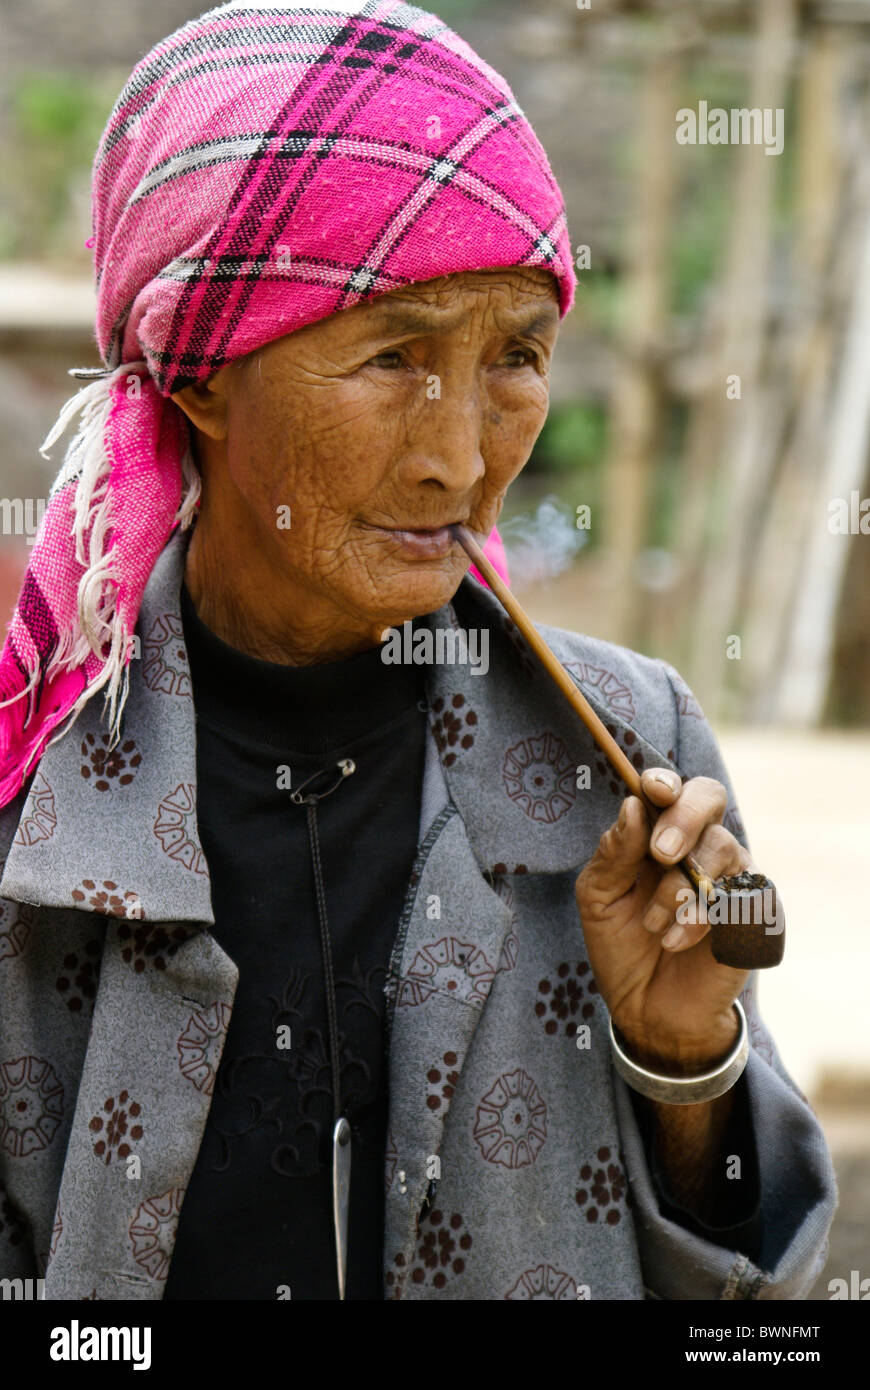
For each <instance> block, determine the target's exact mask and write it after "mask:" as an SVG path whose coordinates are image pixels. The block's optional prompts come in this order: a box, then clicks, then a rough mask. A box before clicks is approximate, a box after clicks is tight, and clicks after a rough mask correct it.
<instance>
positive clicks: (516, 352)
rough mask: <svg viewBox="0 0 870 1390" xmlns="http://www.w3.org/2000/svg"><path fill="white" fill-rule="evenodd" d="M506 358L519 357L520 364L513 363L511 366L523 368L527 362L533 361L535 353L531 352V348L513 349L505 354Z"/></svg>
mask: <svg viewBox="0 0 870 1390" xmlns="http://www.w3.org/2000/svg"><path fill="white" fill-rule="evenodd" d="M507 356H508V357H517V356H519V357H521V358H522V359H523V360H522V362H515V363H514V364H513V365H514V366H517V367H525V366H526V364H527V363H528V362H533V361H534V360H535V358H536V356H537V353H535V352H533V351H532V350H531V348H513V349H512V350H511V351H510V352H509V353H508V354H507Z"/></svg>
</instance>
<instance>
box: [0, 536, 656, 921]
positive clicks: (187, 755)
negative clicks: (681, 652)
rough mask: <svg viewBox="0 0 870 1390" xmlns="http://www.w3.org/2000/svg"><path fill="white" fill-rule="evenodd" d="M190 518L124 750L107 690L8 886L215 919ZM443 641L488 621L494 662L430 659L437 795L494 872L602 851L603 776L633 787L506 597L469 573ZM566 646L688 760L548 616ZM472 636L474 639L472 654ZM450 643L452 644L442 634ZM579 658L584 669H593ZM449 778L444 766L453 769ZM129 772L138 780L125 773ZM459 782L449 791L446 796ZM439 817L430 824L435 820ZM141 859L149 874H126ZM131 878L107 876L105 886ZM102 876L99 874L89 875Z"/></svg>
mask: <svg viewBox="0 0 870 1390" xmlns="http://www.w3.org/2000/svg"><path fill="white" fill-rule="evenodd" d="M189 539H190V532H185V533H182V532H180V531H178V530H177V529H176V530H175V531H174V532H173V533H172V535H171V536H170V538H169V540H168V542H167V544H166V546H165V547H164V549H163V551H162V552H161V554H160V556H159V558H158V560H157V563H156V565H155V567H154V569H153V571H152V573H151V576H150V578H149V580H148V584H147V585H146V588H145V593H144V596H143V601H142V606H141V611H140V615H139V621H138V623H137V629H136V632H137V637H138V640H139V646H140V651H139V653H138V655H139V659H138V660H133V661H131V663H130V672H131V674H130V693H129V696H128V700H127V705H126V707H125V711H124V717H123V721H122V736H121V741H120V744H119V750H120V758H119V760H117V761H116V763H115V764H114V765H113V766H111V767H110V768H109V769H108V773H107V768H106V757H105V751H104V750H105V747H106V744H107V742H108V735H107V733H106V726H105V724H104V723H103V721H102V711H101V709H100V707H99V706H100V702H99V701H98V700H96V699H95V700H92V701H91V702H90V703H89V704H88V705H86V706H85V708H84V709H83V710H82V712H81V714H80V715H79V718H78V720H77V721H76V724H75V726H74V727H73V728H72V729H71V730H70V731H69V732H68V733H67V734H66V735H65V736H64V737H63V738H62V739H60V740H59V741H58V742H57V743H55V744H53V745H51V746H50V747H49V748H48V749H47V751H46V753H45V754H44V755H43V758H42V760H41V762H40V765H39V767H38V769H37V772H36V774H35V776H34V778H33V781H32V783H31V786H30V790H29V794H28V796H27V799H26V801H25V804H24V809H23V811H22V814H21V818H20V820H19V824H18V829H17V831H16V834H15V837H14V840H13V843H12V845H11V846H10V851H9V855H8V858H7V861H6V866H5V869H4V872H3V875H2V878H0V896H3V897H6V898H10V899H13V900H17V901H20V902H27V903H32V904H36V905H42V906H48V907H65V908H70V907H79V908H82V909H83V910H94V911H103V912H108V913H109V914H110V915H116V916H133V917H136V916H143V917H144V918H145V919H146V920H148V921H152V922H153V921H161V920H162V921H166V920H169V921H190V922H198V923H200V924H203V925H212V924H213V922H214V915H213V911H212V903H211V893H210V880H209V874H208V868H207V865H206V862H205V857H204V855H203V853H202V849H201V846H200V843H199V838H198V834H197V828H196V722H195V714H194V708H193V699H192V691H191V684H190V677H189V670H188V665H187V654H186V651H185V647H184V636H183V628H182V622H181V598H180V594H181V582H182V578H183V574H184V564H185V558H186V554H187V545H188V542H189ZM427 625H428V627H429V628H430V630H431V631H432V633H433V636H434V635H435V634H437V633H438V631H439V630H442V631H443V633H444V634H445V638H444V639H443V641H444V646H443V652H444V653H445V654H446V655H447V656H448V657H449V655H450V653H451V651H453V652H454V653H456V652H458V653H459V655H460V658H461V654H462V652H463V644H462V642H461V641H458V642H457V641H456V638H455V636H452V637H451V635H450V634H456V633H458V632H461V633H471V631H472V629H476V630H477V631H478V632H479V633H485V634H487V636H486V638H485V639H484V640H485V641H486V642H488V651H487V650H486V648H485V647H484V646H477V643H476V641H475V640H472V641H471V643H470V652H471V655H472V656H475V655H477V653H478V652H481V651H486V655H487V657H488V665H487V666H486V669H485V670H484V669H483V666H484V663H481V667H480V670H479V671H477V672H476V671H475V669H474V667H473V666H472V665H471V663H470V662H469V661H468V660H467V659H466V660H465V661H462V660H461V659H459V660H454V661H452V662H451V661H450V660H443V661H442V662H441V663H440V664H439V663H437V662H436V663H435V664H432V665H431V666H430V669H429V677H428V681H427V690H428V694H429V704H430V711H431V714H430V753H432V754H433V755H434V748H433V747H432V742H433V740H434V744H435V745H437V750H438V752H439V753H440V760H439V759H438V758H435V757H434V756H430V757H429V758H427V760H426V770H425V773H424V784H423V804H424V806H426V807H428V808H430V815H429V818H430V819H431V808H433V807H435V808H437V807H438V806H440V805H441V804H443V803H444V801H445V799H446V798H449V800H450V801H452V803H453V804H454V805H455V807H456V808H457V809H458V811H459V814H460V817H461V819H462V821H463V822H464V825H465V829H466V833H467V835H468V837H469V841H470V844H471V847H472V849H473V852H474V857H475V859H476V861H477V863H478V864H479V866H480V869H481V871H482V872H483V873H485V874H486V875H487V876H490V875H495V876H498V875H500V874H504V873H512V872H517V871H518V872H521V873H522V872H529V873H561V872H565V871H567V870H569V869H576V868H577V867H578V865H580V864H582V863H583V862H585V860H586V859H587V858H588V857H589V855H590V854H591V853H592V852H593V850H594V847H595V844H594V842H593V823H594V822H596V821H597V822H598V831H597V833H596V834H595V835H594V840H595V841H596V842H597V834H600V816H596V817H592V816H590V815H589V814H587V802H586V800H585V798H587V797H588V796H589V795H590V792H589V790H587V789H586V788H584V786H583V785H582V784H583V782H584V779H585V778H586V772H585V771H584V769H588V777H589V780H590V782H591V787H592V788H593V789H594V790H599V791H600V790H601V789H602V788H605V789H606V784H607V783H608V782H609V786H610V794H611V795H612V798H613V807H614V816H615V814H616V811H617V810H618V805H619V801H620V799H621V796H622V795H623V794H624V792H623V791H622V788H621V787H620V786H618V785H617V784H615V783H614V782H613V779H612V775H611V774H609V773H608V771H607V769H606V768H605V767H604V765H603V764H602V761H601V757H600V754H598V753H597V750H596V748H595V746H594V744H593V741H592V739H591V736H590V735H589V734H588V733H587V731H586V729H585V727H584V726H583V725H582V724H581V723H580V721H579V719H578V717H577V716H576V714H575V713H574V712H573V711H572V710H571V708H570V707H569V706H568V704H567V703H566V701H565V700H564V698H563V697H562V695H561V694H560V693H559V692H558V690H557V689H556V688H555V687H554V686H553V684H552V682H551V681H550V680H549V678H548V677H547V676H546V675H545V674H544V673H543V672H542V671H541V669H540V668H539V666H538V664H537V662H535V661H534V660H533V659H532V658H531V657H530V655H529V653H528V651H527V649H526V648H525V644H524V643H522V641H521V639H520V638H519V635H518V634H517V632H516V629H515V628H514V627H513V624H512V623H511V622H510V620H509V619H508V618H507V615H506V614H505V613H504V611H503V610H502V608H501V605H500V604H499V603H498V601H497V599H496V598H495V596H494V595H493V594H492V592H491V591H490V590H489V589H486V588H484V587H483V586H482V585H481V584H479V583H478V582H477V581H476V580H473V579H471V578H469V577H468V576H466V578H465V579H464V580H463V582H462V584H461V585H460V587H459V589H458V590H457V593H456V594H455V595H454V598H453V600H452V602H451V603H448V604H445V605H444V607H442V608H441V609H439V610H438V611H437V612H435V613H433V614H431V615H429V617H428V619H427ZM546 635H547V637H548V639H549V640H550V642H551V645H553V646H554V649H555V650H556V654H557V655H558V656H559V657H560V659H561V660H563V661H565V662H567V663H568V666H569V670H570V669H571V667H572V665H573V667H574V671H573V672H572V674H574V675H575V678H576V679H577V680H578V685H582V686H583V690H584V694H585V695H586V696H587V698H588V699H589V701H590V703H591V704H592V706H593V708H595V709H596V711H597V713H599V714H600V715H601V717H602V718H603V719H604V720H605V722H606V723H607V724H608V725H609V726H610V728H611V729H612V730H613V732H614V733H616V734H622V735H625V733H626V732H629V736H630V741H631V742H632V743H633V744H634V746H635V749H636V750H637V751H640V752H641V753H642V754H643V755H644V756H645V758H646V760H647V761H648V762H650V761H651V762H653V763H655V764H658V765H662V764H665V765H669V766H672V765H673V764H672V763H671V762H670V759H669V758H666V757H665V756H664V755H663V754H662V753H660V752H659V751H658V750H657V749H655V748H653V747H652V746H651V745H650V744H649V743H647V742H646V740H644V739H643V738H642V737H641V736H640V735H639V734H638V733H637V731H636V730H633V729H632V726H631V724H630V723H629V721H628V719H627V718H623V717H622V716H621V715H620V714H619V713H617V712H616V711H615V710H614V708H613V707H612V705H605V704H603V703H601V701H600V700H599V699H598V698H597V697H596V694H595V691H594V687H591V686H590V685H589V684H588V683H586V682H584V681H583V679H582V673H583V669H584V667H583V662H582V660H578V659H577V658H578V656H581V655H582V642H583V639H582V638H579V637H576V636H574V635H573V634H570V633H562V632H560V631H558V630H555V629H547V633H546ZM468 650H469V647H468V645H466V648H465V651H466V657H467V654H468ZM436 653H437V648H436ZM578 672H579V673H580V674H579V675H578ZM442 778H443V781H442ZM122 782H126V785H122ZM445 783H446V795H445ZM424 828H425V827H424ZM131 862H135V865H136V882H133V883H129V884H128V883H127V882H126V881H123V880H124V866H125V865H127V864H129V863H131ZM107 883H111V884H114V885H116V886H115V888H114V890H112V889H109V890H106V889H105V888H104V887H103V886H102V885H105V884H107ZM87 884H91V885H95V886H93V887H92V888H91V889H89V888H87V887H83V886H82V885H87Z"/></svg>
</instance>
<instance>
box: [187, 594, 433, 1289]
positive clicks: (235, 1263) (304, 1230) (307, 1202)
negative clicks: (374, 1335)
mask: <svg viewBox="0 0 870 1390" xmlns="http://www.w3.org/2000/svg"><path fill="white" fill-rule="evenodd" d="M181 600H182V610H181V611H182V620H183V624H184V635H185V641H186V644H187V649H188V655H189V658H190V669H191V678H192V683H193V697H194V707H195V711H196V727H197V749H196V766H197V819H198V823H199V833H200V838H201V842H202V847H203V851H204V853H205V857H206V860H207V863H208V867H209V873H210V876H211V894H212V909H213V913H214V919H215V921H214V927H213V928H212V931H213V934H214V936H215V938H216V940H217V942H218V943H219V945H220V946H222V947H223V949H224V950H225V951H226V952H227V953H228V955H229V956H230V957H231V958H232V959H233V960H234V961H235V963H236V965H237V966H238V968H239V984H238V989H237V993H236V998H235V1003H234V1007H233V1014H232V1019H231V1022H230V1027H229V1033H228V1037H227V1043H226V1048H225V1051H224V1055H223V1058H222V1059H221V1063H220V1067H219V1069H218V1073H217V1079H216V1083H215V1091H214V1098H213V1101H212V1106H211V1111H210V1113H209V1118H208V1123H207V1126H206V1131H205V1135H204V1138H203V1143H202V1146H201V1148H200V1152H199V1157H198V1160H197V1163H196V1167H195V1169H194V1172H193V1175H192V1178H191V1182H190V1185H189V1187H188V1190H187V1194H186V1196H185V1199H184V1204H183V1207H182V1211H181V1219H180V1222H179V1229H178V1236H177V1240H176V1246H175V1253H174V1255H173V1259H172V1264H171V1266H170V1271H169V1279H168V1283H167V1288H166V1293H165V1297H166V1298H167V1299H277V1298H279V1297H287V1296H288V1295H287V1292H286V1290H289V1296H290V1297H291V1298H292V1299H315V1298H316V1299H334V1298H337V1297H338V1288H337V1280H336V1269H335V1246H334V1237H333V1227H332V1209H331V1203H332V1187H331V1161H332V1142H331V1136H332V1127H333V1097H332V1081H331V1070H330V1055H329V1034H328V1029H327V1012H326V992H325V988H324V981H323V967H322V959H321V945H320V929H319V924H318V914H317V906H316V899H315V892H314V878H313V870H312V859H311V852H310V845H309V838H308V830H307V825H306V811H305V807H304V806H300V805H295V804H293V803H292V802H291V800H290V792H289V790H288V789H287V788H286V785H285V786H283V787H280V786H279V782H283V783H284V784H286V782H287V780H288V772H289V782H290V787H291V788H292V789H298V788H299V786H300V784H301V783H302V782H303V781H304V780H305V779H306V778H308V777H310V776H311V775H312V774H314V773H317V772H320V771H321V770H327V769H334V768H335V765H336V764H337V762H338V760H339V759H340V758H345V757H350V758H352V759H353V760H354V762H355V764H356V771H355V772H354V773H353V774H352V775H350V776H348V777H345V778H344V779H343V780H342V781H341V782H340V784H339V785H338V786H337V788H336V790H335V791H334V792H332V793H331V794H330V795H329V796H327V797H326V798H325V799H323V800H322V801H320V802H318V805H317V822H318V831H319V839H320V852H321V859H322V872H323V880H324V886H325V896H326V909H327V914H328V920H329V931H330V937H331V941H332V954H333V966H334V973H335V991H336V1002H337V1013H338V1032H339V1042H340V1047H339V1056H340V1063H341V1091H342V1097H341V1098H342V1111H343V1113H344V1114H346V1115H347V1116H348V1119H349V1120H350V1123H351V1128H352V1136H353V1140H352V1142H353V1149H352V1175H351V1195H350V1218H349V1241H348V1244H349V1250H348V1274H347V1297H348V1298H351V1299H360V1298H364V1299H380V1298H382V1297H383V1286H382V1278H383V1272H382V1263H383V1262H382V1253H383V1252H382V1241H383V1214H384V1154H385V1143H386V1124H387V1072H386V1047H385V1013H386V1010H385V999H384V994H383V985H384V981H385V977H386V971H387V965H388V962H389V957H390V953H391V950H392V947H393V942H394V938H395V934H396V929H397V926H398V921H399V916H400V914H401V909H402V904H403V902H404V898H405V894H406V891H407V885H408V879H409V875H410V872H411V866H412V863H413V859H414V855H415V851H416V846H417V827H418V822H419V814H420V792H421V786H422V773H423V759H424V745H425V667H421V666H402V665H385V664H384V663H383V662H382V661H381V655H380V649H379V648H374V649H373V650H371V651H367V652H363V653H361V654H359V655H357V656H353V657H350V658H348V659H347V660H345V661H339V662H330V663H328V664H325V665H319V666H305V667H298V666H283V665H280V664H276V663H273V662H267V661H260V660H258V659H256V658H254V657H250V656H247V655H245V654H244V653H243V652H240V651H237V650H236V649H235V648H233V647H230V646H228V645H227V644H226V643H225V642H223V641H221V640H220V639H219V638H218V637H217V636H216V635H215V634H214V633H213V632H211V631H210V630H209V629H208V628H207V627H205V626H204V624H203V623H202V622H201V621H200V619H199V618H198V616H197V614H196V611H195V609H194V606H193V603H192V601H191V598H190V595H189V593H188V592H187V589H186V587H184V586H183V587H182V592H181ZM282 769H283V771H282ZM324 785H326V779H320V780H319V781H318V783H317V784H316V789H317V790H319V789H320V788H321V786H324ZM287 1029H289V1042H290V1046H289V1048H287V1047H281V1046H279V1042H284V1043H286V1042H287V1041H288V1033H287ZM282 1030H283V1031H282ZM282 1291H284V1292H282Z"/></svg>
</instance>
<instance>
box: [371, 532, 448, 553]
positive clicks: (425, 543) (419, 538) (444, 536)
mask: <svg viewBox="0 0 870 1390" xmlns="http://www.w3.org/2000/svg"><path fill="white" fill-rule="evenodd" d="M375 530H377V531H382V532H383V533H384V535H387V536H390V537H391V539H392V540H394V541H395V542H396V544H397V545H398V546H399V547H400V548H401V550H402V551H404V552H405V554H406V555H408V556H409V557H410V556H413V557H414V558H415V559H418V560H441V559H443V558H444V557H445V556H446V555H449V553H450V551H451V549H452V547H453V546H454V545H457V544H458V542H457V540H456V538H455V536H454V535H453V531H452V529H451V527H450V526H437V527H427V528H422V527H415V528H413V529H412V528H410V527H408V528H406V527H400V526H377V527H375Z"/></svg>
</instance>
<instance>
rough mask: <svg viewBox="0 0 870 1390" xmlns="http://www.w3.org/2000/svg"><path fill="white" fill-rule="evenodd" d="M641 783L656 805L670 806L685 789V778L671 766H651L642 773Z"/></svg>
mask: <svg viewBox="0 0 870 1390" xmlns="http://www.w3.org/2000/svg"><path fill="white" fill-rule="evenodd" d="M640 785H641V787H642V788H643V792H644V795H645V796H647V797H649V799H650V801H652V802H653V803H654V804H655V805H656V806H670V805H671V803H672V802H674V801H676V799H677V797H678V796H679V794H680V792H681V791H682V790H683V779H682V778H681V777H680V774H679V773H678V772H671V771H670V769H669V768H666V767H650V768H647V770H646V772H643V773H641V778H640Z"/></svg>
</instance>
